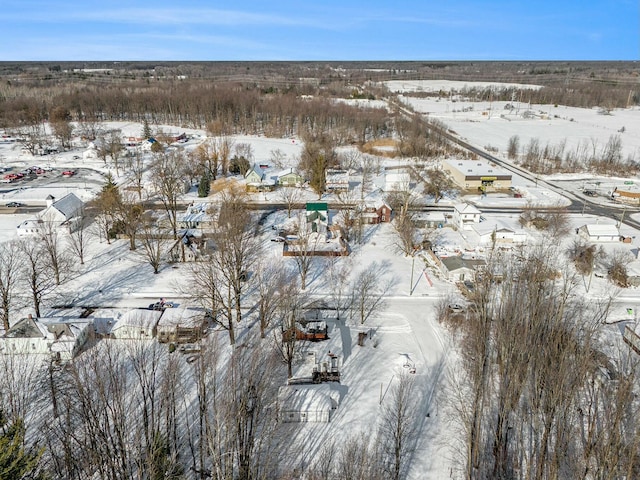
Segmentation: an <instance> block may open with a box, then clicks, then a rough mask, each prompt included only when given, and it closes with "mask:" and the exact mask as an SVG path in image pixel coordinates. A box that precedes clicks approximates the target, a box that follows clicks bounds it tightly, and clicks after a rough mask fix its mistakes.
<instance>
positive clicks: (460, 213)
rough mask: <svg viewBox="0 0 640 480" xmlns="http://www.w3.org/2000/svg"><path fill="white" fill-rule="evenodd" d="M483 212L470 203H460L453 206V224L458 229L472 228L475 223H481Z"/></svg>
mask: <svg viewBox="0 0 640 480" xmlns="http://www.w3.org/2000/svg"><path fill="white" fill-rule="evenodd" d="M481 215H482V212H481V211H480V210H478V209H477V208H476V207H474V206H473V205H471V204H469V203H458V204H456V205H454V207H453V224H454V225H455V227H456V228H457V229H458V230H471V228H472V225H473V224H474V223H480V216H481Z"/></svg>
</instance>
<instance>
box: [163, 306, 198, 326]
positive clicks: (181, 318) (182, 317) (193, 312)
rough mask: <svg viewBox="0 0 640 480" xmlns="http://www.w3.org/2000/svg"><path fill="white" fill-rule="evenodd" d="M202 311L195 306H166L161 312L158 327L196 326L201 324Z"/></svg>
mask: <svg viewBox="0 0 640 480" xmlns="http://www.w3.org/2000/svg"><path fill="white" fill-rule="evenodd" d="M203 319H204V311H203V310H201V309H195V308H185V307H178V308H167V309H165V310H164V312H162V316H161V317H160V320H159V321H158V328H161V327H176V326H181V327H198V326H200V325H202V322H203Z"/></svg>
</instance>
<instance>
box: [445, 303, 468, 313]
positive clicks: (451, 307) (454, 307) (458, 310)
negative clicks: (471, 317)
mask: <svg viewBox="0 0 640 480" xmlns="http://www.w3.org/2000/svg"><path fill="white" fill-rule="evenodd" d="M447 308H448V309H449V311H450V312H451V313H462V312H464V308H463V307H462V305H458V304H457V303H450V304H449V305H447Z"/></svg>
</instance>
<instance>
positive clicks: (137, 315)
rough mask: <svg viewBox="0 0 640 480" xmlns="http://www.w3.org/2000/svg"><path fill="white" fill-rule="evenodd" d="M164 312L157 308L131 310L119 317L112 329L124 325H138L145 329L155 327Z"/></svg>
mask: <svg viewBox="0 0 640 480" xmlns="http://www.w3.org/2000/svg"><path fill="white" fill-rule="evenodd" d="M161 314H162V312H159V311H156V310H143V309H137V310H129V311H127V312H125V313H123V314H122V316H121V317H120V318H118V319H117V321H116V323H115V325H114V326H113V328H112V329H111V331H115V330H118V329H119V328H123V327H137V328H144V329H151V328H154V327H155V326H156V325H157V324H158V320H159V319H160V315H161Z"/></svg>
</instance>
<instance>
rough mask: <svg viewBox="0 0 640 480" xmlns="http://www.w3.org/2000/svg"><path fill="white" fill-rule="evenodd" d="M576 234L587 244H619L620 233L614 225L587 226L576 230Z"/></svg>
mask: <svg viewBox="0 0 640 480" xmlns="http://www.w3.org/2000/svg"><path fill="white" fill-rule="evenodd" d="M577 233H578V234H579V235H580V236H581V237H582V238H584V239H585V240H587V241H589V242H619V241H620V231H619V230H618V227H617V226H615V225H610V224H609V225H603V224H587V225H583V226H581V227H580V228H578V231H577Z"/></svg>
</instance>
